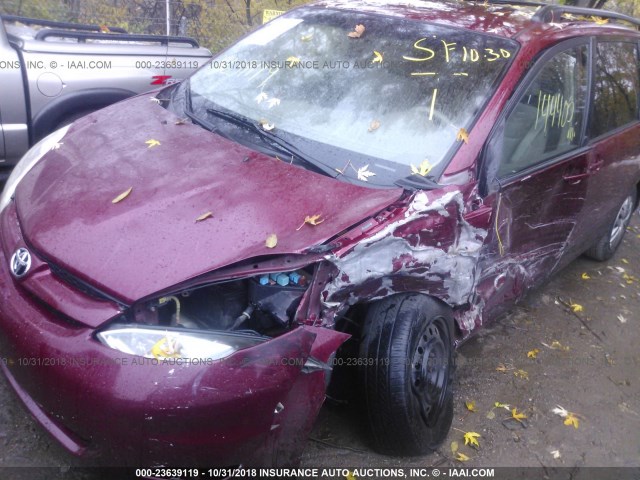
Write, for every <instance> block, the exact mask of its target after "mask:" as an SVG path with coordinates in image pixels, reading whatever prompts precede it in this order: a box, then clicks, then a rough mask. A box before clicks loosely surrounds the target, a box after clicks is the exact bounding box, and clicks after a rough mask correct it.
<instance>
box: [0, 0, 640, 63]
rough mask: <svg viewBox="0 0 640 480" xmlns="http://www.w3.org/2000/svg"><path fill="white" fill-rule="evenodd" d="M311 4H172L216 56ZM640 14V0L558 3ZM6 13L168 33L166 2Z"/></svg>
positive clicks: (84, 2)
mask: <svg viewBox="0 0 640 480" xmlns="http://www.w3.org/2000/svg"><path fill="white" fill-rule="evenodd" d="M308 1H310V0H170V2H169V5H170V12H171V25H170V30H171V34H172V35H187V36H192V37H195V38H196V39H197V40H198V41H199V42H200V43H201V44H202V45H203V46H205V47H207V48H209V49H210V50H212V51H214V52H216V51H219V50H221V49H223V48H225V47H226V46H228V45H229V44H231V43H233V42H234V41H236V40H237V39H238V38H239V37H241V36H242V35H244V34H246V33H247V32H249V31H251V30H253V29H255V28H256V27H257V26H259V25H260V24H261V23H262V12H263V11H264V10H266V9H268V10H283V11H284V10H290V9H291V8H293V7H296V6H298V5H302V4H304V3H308ZM548 3H562V4H565V5H574V6H581V7H603V6H604V8H607V9H611V10H615V11H619V12H621V13H626V14H628V15H633V16H636V17H638V16H640V1H639V0H555V2H548ZM0 13H10V14H14V15H24V16H28V17H35V18H44V19H49V20H60V21H71V22H80V23H92V24H97V25H110V26H114V27H122V28H125V29H126V30H128V31H130V32H132V33H149V34H165V33H166V17H165V15H166V0H2V2H0Z"/></svg>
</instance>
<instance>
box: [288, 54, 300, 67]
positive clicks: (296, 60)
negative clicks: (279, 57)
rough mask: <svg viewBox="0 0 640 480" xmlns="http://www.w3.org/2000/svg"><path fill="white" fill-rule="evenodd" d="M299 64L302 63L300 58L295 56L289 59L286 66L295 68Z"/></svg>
mask: <svg viewBox="0 0 640 480" xmlns="http://www.w3.org/2000/svg"><path fill="white" fill-rule="evenodd" d="M299 63H300V57H296V56H295V55H291V56H290V57H289V58H287V61H286V64H287V65H288V66H289V67H295V66H296V65H298V64H299Z"/></svg>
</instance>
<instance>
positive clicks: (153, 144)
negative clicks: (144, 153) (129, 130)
mask: <svg viewBox="0 0 640 480" xmlns="http://www.w3.org/2000/svg"><path fill="white" fill-rule="evenodd" d="M144 143H146V144H147V145H149V146H148V147H147V148H152V147H157V146H158V145H160V142H159V141H158V140H155V139H153V138H151V139H149V140H147V141H146V142H144Z"/></svg>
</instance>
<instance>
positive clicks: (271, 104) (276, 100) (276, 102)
mask: <svg viewBox="0 0 640 480" xmlns="http://www.w3.org/2000/svg"><path fill="white" fill-rule="evenodd" d="M267 105H269V108H273V107H277V106H278V105H280V99H279V98H275V97H274V98H270V99H269V100H267Z"/></svg>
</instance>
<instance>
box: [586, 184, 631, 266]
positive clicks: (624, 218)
mask: <svg viewBox="0 0 640 480" xmlns="http://www.w3.org/2000/svg"><path fill="white" fill-rule="evenodd" d="M636 198H637V193H636V191H635V190H633V192H632V193H630V194H629V195H628V196H627V198H625V199H624V201H623V202H622V205H620V208H619V209H618V212H617V213H616V216H615V218H614V219H613V220H612V221H611V223H610V224H609V227H608V228H607V233H605V234H604V235H603V236H602V237H600V238H599V239H598V240H597V241H596V243H595V244H594V245H593V246H592V247H591V248H590V249H589V250H587V251H586V252H585V253H584V254H585V255H586V256H587V257H589V258H592V259H594V260H598V261H600V262H604V261H605V260H609V259H610V258H611V257H613V255H614V254H615V253H616V250H617V249H618V247H619V246H620V244H621V243H622V239H623V238H624V233H625V232H626V230H627V227H628V226H629V222H631V217H632V216H633V212H634V210H635V207H636Z"/></svg>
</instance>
